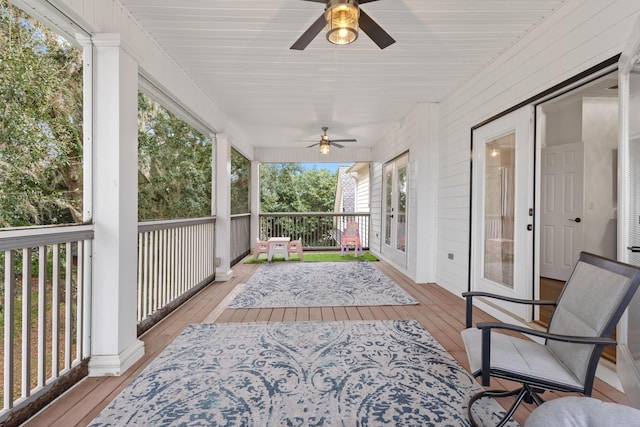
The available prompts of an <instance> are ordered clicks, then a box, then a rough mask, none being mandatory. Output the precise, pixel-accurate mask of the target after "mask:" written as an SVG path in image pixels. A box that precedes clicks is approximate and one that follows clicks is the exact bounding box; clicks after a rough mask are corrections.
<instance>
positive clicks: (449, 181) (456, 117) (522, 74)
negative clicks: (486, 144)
mask: <svg viewBox="0 0 640 427" xmlns="http://www.w3.org/2000/svg"><path fill="white" fill-rule="evenodd" d="M639 11H640V2H638V1H636V0H618V1H613V0H606V1H605V0H587V1H578V0H574V1H569V2H567V4H566V5H565V6H563V7H562V8H561V9H560V10H559V11H558V12H557V13H555V14H554V15H552V16H551V17H550V18H549V19H548V20H546V21H544V22H543V23H542V24H541V25H540V26H538V27H537V28H535V29H534V30H533V31H531V32H530V33H529V34H527V36H525V37H524V38H523V39H522V40H520V42H519V43H517V44H516V45H515V46H514V47H513V48H511V49H509V50H507V51H506V52H504V53H503V54H502V55H501V56H500V57H498V58H497V59H496V60H495V61H494V62H493V63H492V64H491V65H490V66H489V67H487V68H486V69H485V70H484V71H483V72H481V73H480V74H479V75H478V76H476V77H475V78H474V79H472V80H471V81H469V82H468V83H467V84H465V85H464V86H463V87H461V88H460V89H459V90H458V91H456V92H455V93H453V94H452V95H451V96H449V97H448V98H447V99H446V100H445V101H444V102H443V103H442V104H441V116H440V128H439V129H440V132H439V140H440V144H439V173H438V179H439V185H438V218H437V220H438V233H437V235H438V241H437V257H436V271H437V278H436V280H437V281H438V283H439V284H440V285H442V286H444V287H446V288H448V289H449V290H451V291H452V292H455V293H459V292H461V291H464V290H466V288H467V280H468V277H467V276H468V270H469V261H468V260H469V224H470V218H469V207H470V206H469V191H470V190H469V188H470V182H469V179H470V162H469V158H470V129H471V127H472V126H474V125H476V124H478V123H480V122H482V121H483V120H485V119H487V118H489V117H492V116H493V115H495V114H498V113H500V112H501V111H504V110H506V109H508V108H509V107H511V106H514V105H516V104H518V103H520V102H522V101H523V100H525V99H528V98H530V97H532V96H534V95H536V94H539V93H540V92H542V91H544V90H546V89H549V88H550V87H552V86H554V85H556V84H558V83H560V82H562V81H564V80H566V79H568V78H570V77H572V76H574V75H576V74H578V73H580V72H582V71H584V70H586V69H588V68H590V67H592V66H594V65H597V64H599V63H601V62H603V61H605V60H606V59H608V58H611V57H613V56H614V55H616V54H619V53H620V52H621V51H622V48H623V47H624V44H625V41H626V39H627V38H628V37H629V35H630V31H631V28H632V26H633V24H634V23H635V22H636V20H637V18H638V12H639ZM449 253H452V254H454V259H453V260H449V259H448V258H447V255H448V254H449Z"/></svg>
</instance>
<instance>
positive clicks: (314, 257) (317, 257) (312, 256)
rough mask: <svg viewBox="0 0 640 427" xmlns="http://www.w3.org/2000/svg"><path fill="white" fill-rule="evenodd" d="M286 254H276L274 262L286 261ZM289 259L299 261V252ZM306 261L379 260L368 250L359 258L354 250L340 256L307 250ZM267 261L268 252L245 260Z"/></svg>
mask: <svg viewBox="0 0 640 427" xmlns="http://www.w3.org/2000/svg"><path fill="white" fill-rule="evenodd" d="M284 260H285V259H284V255H280V254H277V255H274V256H273V259H272V262H280V261H284ZM289 261H295V262H299V261H300V257H298V254H291V255H289ZM303 261H304V262H339V261H378V258H376V257H375V256H374V255H372V254H371V253H369V252H368V251H367V252H365V253H364V255H360V256H358V257H357V258H356V257H354V256H353V252H349V253H348V254H345V255H343V256H340V252H306V253H305V254H304V259H303ZM264 262H267V254H260V256H259V257H258V259H257V260H254V259H253V256H251V257H250V258H247V260H245V262H244V263H245V264H262V263H264Z"/></svg>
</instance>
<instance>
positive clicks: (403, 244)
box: [381, 154, 409, 267]
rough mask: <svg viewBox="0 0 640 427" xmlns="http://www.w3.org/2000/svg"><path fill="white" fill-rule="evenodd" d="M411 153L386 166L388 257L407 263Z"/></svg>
mask: <svg viewBox="0 0 640 427" xmlns="http://www.w3.org/2000/svg"><path fill="white" fill-rule="evenodd" d="M408 187H409V154H404V155H402V156H400V157H398V158H396V159H395V160H392V161H391V162H389V163H386V164H385V165H384V166H383V167H382V188H383V191H382V194H383V200H382V209H383V215H382V237H383V238H382V247H381V252H382V255H384V256H385V257H387V258H389V259H391V260H393V262H395V263H397V264H398V265H400V266H402V267H406V266H407V224H408V222H407V215H408V213H409V211H408V208H409V204H408V195H409V192H408Z"/></svg>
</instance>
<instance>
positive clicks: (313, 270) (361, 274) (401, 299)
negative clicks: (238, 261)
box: [227, 262, 418, 308]
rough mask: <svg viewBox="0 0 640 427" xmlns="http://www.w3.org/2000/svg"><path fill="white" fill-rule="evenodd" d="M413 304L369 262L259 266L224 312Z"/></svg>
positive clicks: (413, 300) (413, 302)
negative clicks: (228, 309) (229, 310)
mask: <svg viewBox="0 0 640 427" xmlns="http://www.w3.org/2000/svg"><path fill="white" fill-rule="evenodd" d="M417 303H418V302H417V301H416V300H415V299H413V298H412V297H411V296H410V295H409V294H407V293H406V292H405V291H404V290H403V289H402V288H400V287H399V286H398V285H397V284H396V283H395V282H393V281H392V280H391V279H389V278H388V277H387V276H385V275H384V274H383V273H382V272H381V271H380V270H378V269H377V268H375V267H374V266H373V265H372V264H371V263H369V262H309V263H286V262H282V263H274V264H262V265H261V266H260V267H259V268H258V269H257V270H256V272H255V273H254V274H253V276H251V278H250V279H249V281H248V282H247V284H246V285H245V287H244V288H243V289H242V290H241V291H240V293H239V294H238V295H237V296H236V297H235V299H234V300H233V301H231V304H229V306H228V307H227V308H276V307H346V306H373V305H406V304H417Z"/></svg>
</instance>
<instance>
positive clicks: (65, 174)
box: [0, 0, 83, 227]
mask: <svg viewBox="0 0 640 427" xmlns="http://www.w3.org/2000/svg"><path fill="white" fill-rule="evenodd" d="M82 81H83V79H82V54H81V52H80V51H79V50H78V49H76V48H74V47H73V46H72V45H70V44H69V43H68V42H67V41H65V40H64V39H62V38H61V37H60V36H58V35H57V34H55V33H54V32H52V31H50V30H49V29H47V28H45V27H44V26H42V25H41V24H39V23H38V22H37V21H35V20H34V19H32V18H30V17H29V16H28V15H26V14H25V13H23V12H22V11H20V10H19V9H17V8H15V7H13V6H12V5H11V4H10V3H9V2H8V1H6V0H0V226H1V227H11V226H26V225H40V224H55V223H72V222H80V221H82Z"/></svg>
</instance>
